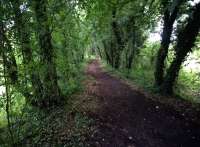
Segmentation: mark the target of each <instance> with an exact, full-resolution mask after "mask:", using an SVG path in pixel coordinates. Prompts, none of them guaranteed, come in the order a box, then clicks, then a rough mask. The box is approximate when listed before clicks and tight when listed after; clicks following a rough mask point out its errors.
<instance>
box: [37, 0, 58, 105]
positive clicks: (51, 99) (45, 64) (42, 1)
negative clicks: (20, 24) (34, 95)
mask: <svg viewBox="0 0 200 147" xmlns="http://www.w3.org/2000/svg"><path fill="white" fill-rule="evenodd" d="M47 2H48V1H47V0H35V13H36V20H37V23H38V35H39V45H40V49H41V63H42V68H43V69H42V70H43V73H44V78H43V87H44V95H43V100H42V104H41V105H42V106H51V105H54V104H58V103H60V102H61V100H62V96H61V92H60V89H59V86H58V81H57V73H56V65H55V61H54V56H55V53H54V49H53V46H52V43H51V40H52V37H51V32H50V26H49V22H48V16H47V7H46V5H47Z"/></svg>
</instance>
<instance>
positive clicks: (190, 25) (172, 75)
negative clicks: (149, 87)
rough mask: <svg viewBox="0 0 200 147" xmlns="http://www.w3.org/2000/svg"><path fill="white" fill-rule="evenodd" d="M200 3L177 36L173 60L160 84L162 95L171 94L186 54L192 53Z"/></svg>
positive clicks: (198, 22) (197, 30)
mask: <svg viewBox="0 0 200 147" xmlns="http://www.w3.org/2000/svg"><path fill="white" fill-rule="evenodd" d="M199 14H200V3H198V4H197V5H196V6H195V8H194V10H193V13H192V15H191V16H190V17H189V18H188V22H187V25H186V26H185V27H184V28H183V29H182V30H181V31H180V33H179V34H178V39H177V44H176V46H175V51H176V54H175V58H174V59H173V61H172V63H171V65H170V67H169V69H168V70H167V74H166V76H165V79H164V82H163V84H162V92H163V93H164V94H172V93H173V85H174V82H175V80H176V78H177V76H178V73H179V71H180V68H181V64H182V63H183V61H184V60H185V58H186V56H187V54H188V53H189V52H192V47H193V46H194V43H195V40H196V37H197V36H198V33H199V29H200V15H199Z"/></svg>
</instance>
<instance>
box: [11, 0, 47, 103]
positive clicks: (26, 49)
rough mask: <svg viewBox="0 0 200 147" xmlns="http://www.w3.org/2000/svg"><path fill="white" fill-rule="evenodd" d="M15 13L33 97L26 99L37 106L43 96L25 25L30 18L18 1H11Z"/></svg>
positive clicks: (27, 26)
mask: <svg viewBox="0 0 200 147" xmlns="http://www.w3.org/2000/svg"><path fill="white" fill-rule="evenodd" d="M12 3H13V7H14V13H15V19H14V20H15V26H16V28H17V38H18V40H19V42H20V45H21V50H22V55H23V64H24V66H25V70H26V75H28V76H30V79H31V83H32V89H33V97H34V99H31V100H29V99H27V101H28V102H30V103H32V104H34V105H37V104H36V103H37V100H38V99H40V98H41V97H42V95H43V87H42V82H41V80H40V76H39V73H38V71H37V69H36V68H35V66H36V65H35V63H34V61H33V55H32V48H31V43H30V34H31V32H30V28H29V24H27V22H29V21H27V20H29V19H30V18H28V17H26V15H25V14H24V13H26V11H25V12H21V11H20V1H18V0H15V1H12Z"/></svg>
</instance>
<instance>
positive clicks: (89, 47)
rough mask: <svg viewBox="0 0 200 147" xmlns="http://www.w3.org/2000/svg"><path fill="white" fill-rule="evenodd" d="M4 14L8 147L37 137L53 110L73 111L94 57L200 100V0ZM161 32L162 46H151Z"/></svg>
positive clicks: (12, 9)
mask: <svg viewBox="0 0 200 147" xmlns="http://www.w3.org/2000/svg"><path fill="white" fill-rule="evenodd" d="M0 11H1V13H0V61H1V63H0V64H1V65H0V69H1V71H0V74H1V76H0V82H1V83H0V84H1V85H0V94H1V98H0V110H1V111H0V131H1V132H2V134H0V143H1V144H3V145H5V146H14V145H16V144H18V143H20V142H21V141H24V139H26V138H28V137H29V136H30V135H33V134H34V131H32V134H28V133H29V131H30V128H32V130H34V129H35V131H37V129H36V128H38V126H40V125H41V122H40V119H41V118H43V117H44V116H46V112H47V111H49V110H50V109H53V108H54V107H59V106H60V107H61V106H62V107H63V106H64V107H65V106H66V105H69V101H70V96H71V95H72V94H73V93H74V92H77V91H79V90H80V89H81V87H82V86H83V85H81V81H82V79H83V76H82V75H83V69H84V65H85V63H86V61H87V60H88V58H90V57H91V56H95V57H97V58H100V59H101V60H102V61H105V62H106V63H107V64H108V65H110V66H111V67H112V68H114V69H115V70H118V71H120V72H121V73H123V75H125V76H126V77H127V78H129V79H132V80H133V81H135V83H136V84H139V85H140V86H142V87H144V88H147V89H148V90H151V91H153V92H159V93H160V94H162V95H174V94H176V95H180V96H182V98H186V99H188V100H191V101H194V102H196V103H197V102H199V101H200V100H199V98H200V88H199V87H200V76H199V75H200V71H199V69H200V68H199V67H198V66H200V65H199V63H198V62H199V57H200V53H199V50H198V49H199V45H200V37H199V30H200V29H199V28H200V2H199V1H193V0H191V1H190V0H59V1H58V0H1V1H0ZM158 27H159V28H160V29H161V32H160V33H161V41H153V42H152V41H149V40H150V39H151V38H150V37H152V35H151V34H153V32H155V30H156V28H158ZM192 62H195V63H196V62H197V63H196V64H195V65H196V66H197V70H195V69H194V68H192V67H191V68H190V66H191V64H190V63H192ZM187 64H189V65H187ZM81 119H87V118H81ZM43 123H44V122H43ZM34 127H35V128H34ZM22 128H24V129H22ZM9 140H10V141H9ZM1 144H0V146H1Z"/></svg>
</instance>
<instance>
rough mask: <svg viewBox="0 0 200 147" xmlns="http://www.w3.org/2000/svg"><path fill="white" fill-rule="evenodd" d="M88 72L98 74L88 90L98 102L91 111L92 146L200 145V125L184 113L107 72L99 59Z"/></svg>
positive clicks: (172, 146)
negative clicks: (136, 89) (151, 98)
mask: <svg viewBox="0 0 200 147" xmlns="http://www.w3.org/2000/svg"><path fill="white" fill-rule="evenodd" d="M87 74H88V75H89V76H92V77H93V78H94V80H93V83H92V84H91V85H90V86H88V89H87V90H88V93H89V94H90V95H92V96H95V97H96V99H97V100H96V105H97V106H98V109H97V111H93V110H91V112H88V115H90V117H92V118H94V120H95V127H96V129H95V131H94V132H93V133H91V134H90V136H89V138H88V142H89V144H90V145H91V146H94V147H95V146H96V147H200V126H199V125H197V124H195V123H193V122H191V121H189V120H185V117H184V115H182V114H179V113H178V112H176V111H175V110H174V109H173V108H171V107H169V106H165V105H163V104H160V103H158V102H153V101H151V100H150V99H148V98H145V96H144V95H143V94H141V93H138V92H137V91H134V90H133V89H131V88H130V87H129V86H128V85H126V84H124V83H122V82H121V81H120V80H119V79H117V78H115V77H112V76H110V75H109V74H107V73H105V72H103V71H102V69H101V68H100V65H99V63H98V61H97V60H93V61H92V62H91V63H90V64H89V65H88V68H87Z"/></svg>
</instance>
